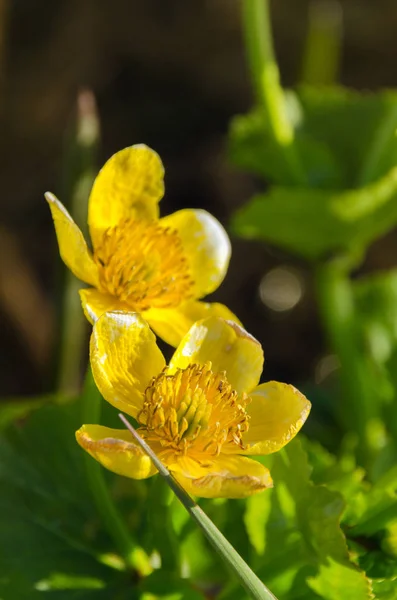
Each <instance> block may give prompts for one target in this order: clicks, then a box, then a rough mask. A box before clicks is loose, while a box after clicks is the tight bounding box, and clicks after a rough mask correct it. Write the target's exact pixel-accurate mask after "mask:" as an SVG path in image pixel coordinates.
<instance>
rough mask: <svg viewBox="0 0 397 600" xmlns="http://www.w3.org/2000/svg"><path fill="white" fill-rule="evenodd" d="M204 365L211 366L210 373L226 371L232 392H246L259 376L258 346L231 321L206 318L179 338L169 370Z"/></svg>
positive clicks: (259, 350) (260, 353)
mask: <svg viewBox="0 0 397 600" xmlns="http://www.w3.org/2000/svg"><path fill="white" fill-rule="evenodd" d="M208 361H211V362H212V370H213V372H214V373H219V372H220V371H226V376H227V379H228V381H229V383H230V385H231V386H232V388H233V389H235V390H237V391H238V392H249V391H250V390H252V389H253V388H254V387H255V386H256V385H257V384H258V382H259V379H260V376H261V373H262V367H263V351H262V346H261V345H260V343H259V342H258V341H257V340H256V339H255V338H254V337H252V335H250V334H249V333H247V332H246V331H245V329H243V328H242V327H240V326H239V325H237V324H236V323H234V322H233V321H225V320H224V319H221V318H219V317H209V318H208V319H204V320H203V321H199V322H198V323H195V324H194V325H193V327H192V328H191V329H190V330H189V332H188V333H187V334H186V336H185V337H184V338H183V340H182V341H181V343H180V344H179V346H178V348H177V350H176V351H175V354H174V356H173V357H172V359H171V362H170V370H171V372H174V371H175V370H176V369H178V368H179V369H186V367H188V366H189V365H190V364H193V363H198V364H201V365H203V364H205V363H206V362H208Z"/></svg>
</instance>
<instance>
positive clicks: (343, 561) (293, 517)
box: [260, 440, 371, 600]
mask: <svg viewBox="0 0 397 600" xmlns="http://www.w3.org/2000/svg"><path fill="white" fill-rule="evenodd" d="M325 461H326V459H325ZM328 462H330V461H329V460H328ZM272 475H273V478H274V483H275V487H274V490H272V491H271V494H272V510H271V512H270V516H269V519H268V522H267V524H266V551H265V553H264V556H263V559H262V561H263V571H264V573H266V574H267V575H268V581H269V585H272V588H273V589H274V591H275V593H276V594H278V595H279V596H281V597H283V598H284V597H286V598H288V599H289V598H291V600H292V598H295V597H302V598H306V597H307V598H311V597H317V596H318V597H320V598H327V600H328V599H332V600H339V598H344V597H345V591H346V589H345V588H343V577H341V576H340V573H342V572H343V573H345V575H346V577H347V582H348V583H347V589H350V587H354V589H355V593H354V594H353V595H352V596H351V598H354V599H355V600H370V598H371V594H370V592H369V589H370V584H369V581H368V579H367V578H366V577H365V574H364V572H363V571H360V569H359V568H358V567H357V566H356V565H355V564H353V563H352V562H351V560H350V557H349V552H348V549H347V544H346V539H345V535H344V533H343V531H342V529H341V527H340V521H341V517H342V514H343V511H344V508H345V501H344V499H343V497H342V495H341V494H340V493H339V492H337V491H334V490H330V489H327V488H326V487H325V486H323V485H315V484H313V483H312V481H311V479H310V477H311V467H310V464H309V461H308V457H307V454H306V452H305V451H304V450H303V448H302V445H301V443H300V441H299V440H293V441H292V442H290V443H289V444H288V445H287V446H286V447H285V448H284V449H283V450H282V451H281V452H279V453H277V455H275V457H274V466H273V469H272ZM331 564H332V565H333V564H335V565H336V567H335V569H336V571H335V573H336V574H335V585H334V587H331V588H330V589H328V586H327V580H328V578H329V577H331V578H332V574H331V575H330V574H329V570H328V569H329V565H331ZM327 565H328V567H327ZM260 572H262V571H260ZM271 572H272V573H273V577H271V576H270V573H271ZM312 581H314V582H315V583H314V584H313V585H312V583H311V582H312ZM292 582H293V583H292ZM309 582H310V584H309ZM308 585H309V587H308ZM316 585H317V587H316ZM325 589H326V590H327V591H326V595H325V591H324V590H325ZM313 594H314V596H313ZM346 597H350V596H346Z"/></svg>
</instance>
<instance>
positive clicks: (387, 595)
mask: <svg viewBox="0 0 397 600" xmlns="http://www.w3.org/2000/svg"><path fill="white" fill-rule="evenodd" d="M372 587H373V590H374V593H375V598H376V600H396V597H397V594H396V589H397V578H394V579H388V580H387V579H386V580H385V579H380V580H376V579H375V580H373V582H372Z"/></svg>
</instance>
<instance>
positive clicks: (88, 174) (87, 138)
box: [58, 90, 99, 395]
mask: <svg viewBox="0 0 397 600" xmlns="http://www.w3.org/2000/svg"><path fill="white" fill-rule="evenodd" d="M98 142H99V120H98V116H97V112H96V106H95V98H94V96H93V94H92V93H91V92H89V91H88V90H85V91H82V92H80V93H79V95H78V98H77V118H76V122H75V124H73V127H72V128H71V131H70V132H68V136H67V140H66V144H65V156H64V174H63V184H62V197H64V198H66V200H67V201H68V202H69V204H70V213H71V215H72V217H73V219H74V220H75V221H76V223H77V225H78V226H79V227H80V229H81V230H82V232H83V233H84V234H86V233H87V231H86V230H87V226H86V221H87V211H88V197H89V194H90V190H91V187H92V184H93V181H94V166H95V163H96V153H97V147H98ZM82 287H83V286H82V284H81V282H80V281H78V279H77V278H76V277H75V276H74V275H73V273H71V272H70V271H69V270H68V271H67V272H66V274H65V283H64V292H63V304H62V318H61V319H60V322H61V323H62V331H61V345H60V356H59V376H58V390H59V391H60V392H61V393H63V394H68V395H69V394H77V393H78V392H79V391H80V389H81V367H82V364H83V362H84V356H85V347H86V338H87V320H86V318H85V317H84V314H83V311H82V309H81V301H80V298H79V294H78V291H79V289H81V288H82Z"/></svg>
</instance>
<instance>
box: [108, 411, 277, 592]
mask: <svg viewBox="0 0 397 600" xmlns="http://www.w3.org/2000/svg"><path fill="white" fill-rule="evenodd" d="M119 417H120V419H121V421H122V422H123V423H124V425H125V426H126V428H127V429H128V430H129V431H130V432H131V434H132V435H133V437H134V439H135V440H136V441H137V442H138V444H139V445H140V446H141V448H142V449H143V451H144V452H145V453H146V454H147V455H148V456H150V458H151V459H152V461H153V464H154V465H155V467H156V468H157V469H158V471H159V474H160V476H161V477H162V478H163V479H164V481H165V482H166V483H167V485H168V486H169V487H170V489H171V490H172V491H173V492H174V494H175V496H176V497H177V498H178V500H179V501H180V502H181V503H182V504H183V506H184V507H185V508H186V510H187V512H188V513H189V515H190V516H191V517H192V519H193V520H194V521H195V522H196V523H197V525H199V527H200V528H201V530H202V531H203V533H204V535H205V536H206V538H207V539H208V541H209V542H210V544H211V545H212V546H213V547H214V549H215V550H216V552H217V553H218V554H219V556H220V557H221V558H222V560H223V561H224V562H225V564H226V565H227V567H229V569H230V570H231V571H232V572H233V573H234V574H235V575H236V577H237V578H238V580H239V581H240V583H241V584H242V585H243V587H244V588H245V589H246V591H247V592H248V594H249V595H250V597H251V598H254V600H277V598H276V597H275V596H274V595H273V594H272V593H271V591H270V590H269V589H268V588H267V587H266V586H265V584H264V583H262V581H261V580H260V579H259V577H257V575H255V573H254V572H253V571H252V569H250V567H249V566H248V565H247V563H246V562H245V561H244V560H243V559H242V558H241V556H240V555H239V553H238V552H237V551H236V550H235V549H234V547H233V546H232V545H231V544H230V542H228V540H227V539H226V538H225V536H224V535H223V534H222V533H221V532H220V531H219V529H218V528H217V527H216V526H215V525H214V523H213V522H212V521H211V519H210V518H209V517H208V516H207V515H206V514H205V512H203V511H202V510H201V508H200V507H199V506H198V505H197V504H196V503H195V502H194V501H193V499H192V498H191V497H190V496H189V494H188V493H187V492H185V490H184V489H183V487H182V486H181V485H180V484H179V483H178V482H177V481H176V480H175V479H174V478H173V477H172V475H171V473H170V472H169V471H168V469H167V468H166V467H165V466H164V465H163V463H162V462H161V460H160V459H159V458H158V457H157V456H156V454H155V453H154V452H153V450H152V449H151V448H150V446H148V444H147V443H146V442H145V441H144V440H143V439H142V438H141V437H140V435H139V434H138V433H137V431H135V429H134V428H133V427H132V425H131V423H129V422H128V420H127V419H126V418H125V416H124V415H122V414H119Z"/></svg>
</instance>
